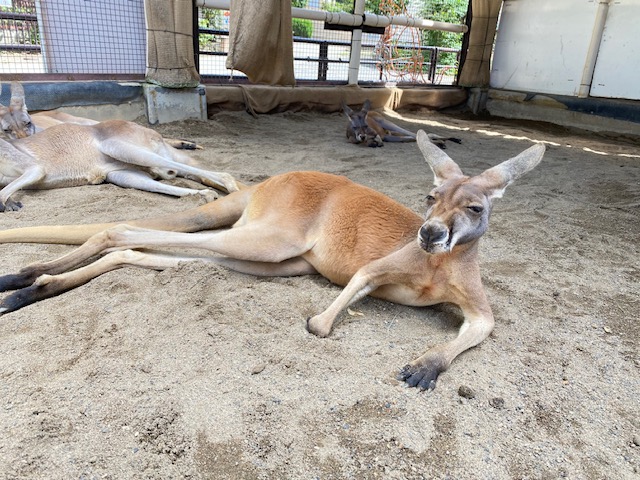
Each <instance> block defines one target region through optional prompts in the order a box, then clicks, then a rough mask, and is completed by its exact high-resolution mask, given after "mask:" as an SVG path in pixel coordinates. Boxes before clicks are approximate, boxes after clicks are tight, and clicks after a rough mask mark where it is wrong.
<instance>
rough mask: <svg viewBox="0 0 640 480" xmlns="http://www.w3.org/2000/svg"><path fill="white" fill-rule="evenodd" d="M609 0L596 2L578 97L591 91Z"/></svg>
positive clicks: (586, 95)
mask: <svg viewBox="0 0 640 480" xmlns="http://www.w3.org/2000/svg"><path fill="white" fill-rule="evenodd" d="M610 1H611V0H600V1H599V2H598V10H597V12H596V19H595V22H594V24H593V32H592V33H591V42H590V43H589V49H588V50H587V58H586V59H585V62H584V68H583V69H582V79H581V80H580V87H579V88H578V98H587V97H588V96H589V92H590V91H591V83H592V81H593V72H594V71H595V69H596V58H597V57H598V51H599V50H600V44H601V43H602V36H603V34H604V25H605V23H606V21H607V13H608V12H609V3H610Z"/></svg>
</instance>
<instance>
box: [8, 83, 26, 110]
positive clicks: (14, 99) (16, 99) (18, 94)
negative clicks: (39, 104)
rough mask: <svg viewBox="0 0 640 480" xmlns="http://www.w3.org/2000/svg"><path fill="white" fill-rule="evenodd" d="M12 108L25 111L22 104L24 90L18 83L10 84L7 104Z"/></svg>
mask: <svg viewBox="0 0 640 480" xmlns="http://www.w3.org/2000/svg"><path fill="white" fill-rule="evenodd" d="M9 105H10V106H11V107H13V108H19V109H21V110H24V111H25V113H26V111H27V106H26V104H25V103H24V88H22V85H21V84H20V83H18V82H11V103H10V104H9Z"/></svg>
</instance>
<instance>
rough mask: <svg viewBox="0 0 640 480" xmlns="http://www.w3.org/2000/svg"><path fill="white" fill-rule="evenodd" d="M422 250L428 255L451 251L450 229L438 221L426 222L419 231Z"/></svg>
mask: <svg viewBox="0 0 640 480" xmlns="http://www.w3.org/2000/svg"><path fill="white" fill-rule="evenodd" d="M418 243H419V244H420V248H422V249H423V250H424V251H426V252H428V253H441V252H448V251H449V229H448V228H447V226H446V225H445V224H443V223H441V222H438V221H429V222H426V223H424V224H423V225H422V227H420V230H419V231H418Z"/></svg>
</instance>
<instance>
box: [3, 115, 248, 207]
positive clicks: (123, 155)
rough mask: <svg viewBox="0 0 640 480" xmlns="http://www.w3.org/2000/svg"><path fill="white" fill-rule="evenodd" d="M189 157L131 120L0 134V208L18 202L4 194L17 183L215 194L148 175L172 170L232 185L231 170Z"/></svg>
mask: <svg viewBox="0 0 640 480" xmlns="http://www.w3.org/2000/svg"><path fill="white" fill-rule="evenodd" d="M190 162H191V158H190V157H188V156H187V155H186V154H184V153H182V152H180V151H179V150H176V149H175V148H172V147H170V146H169V145H167V144H166V143H165V142H164V140H163V139H162V137H161V136H160V134H158V133H157V132H155V131H153V130H151V129H148V128H145V127H142V126H140V125H138V124H135V123H132V122H126V121H124V120H109V121H106V122H100V123H98V124H96V125H75V124H64V125H57V126H54V127H50V128H47V129H46V130H44V131H42V132H40V133H37V134H35V135H32V136H30V137H26V138H21V139H18V140H14V141H12V142H11V143H10V142H7V141H5V140H0V187H4V188H2V189H1V190H0V212H4V211H7V210H9V211H11V210H18V209H19V208H21V207H22V204H21V203H19V202H15V201H13V200H12V199H11V198H10V197H11V195H13V194H14V193H15V192H17V191H18V190H21V189H23V188H32V189H33V188H36V189H41V188H45V189H46V188H59V187H70V186H78V185H96V184H99V183H103V182H108V183H113V184H114V185H118V186H120V187H125V188H137V189H138V190H145V191H148V192H156V193H164V194H167V195H174V196H177V197H181V196H185V195H202V196H204V197H205V198H206V199H207V200H213V199H214V198H216V197H217V194H216V193H215V192H214V191H213V190H210V189H202V190H196V189H193V188H183V187H177V186H173V185H167V184H164V183H161V182H159V181H157V180H155V179H154V178H157V177H161V178H164V179H169V178H175V177H176V176H178V177H184V178H190V179H192V180H196V181H198V182H200V183H201V184H203V185H206V186H209V187H214V188H217V189H219V190H222V191H225V192H232V191H235V190H237V189H238V184H237V183H236V181H235V180H234V179H233V177H232V176H231V175H229V174H227V173H218V172H211V171H208V170H203V169H200V168H197V167H194V166H191V165H188V163H190Z"/></svg>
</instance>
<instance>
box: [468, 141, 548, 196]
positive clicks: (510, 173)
mask: <svg viewBox="0 0 640 480" xmlns="http://www.w3.org/2000/svg"><path fill="white" fill-rule="evenodd" d="M544 151H545V146H544V144H542V143H536V144H535V145H533V146H532V147H529V148H527V149H526V150H525V151H524V152H522V153H521V154H519V155H516V156H515V157H513V158H510V159H509V160H507V161H505V162H502V163H501V164H499V165H496V166H495V167H492V168H490V169H489V170H485V171H484V172H483V173H481V174H480V175H478V177H477V178H479V179H480V180H481V181H482V183H483V186H484V188H485V189H487V190H488V191H489V197H490V198H500V197H502V194H503V193H504V190H505V188H507V187H508V186H509V185H510V184H511V183H512V182H513V181H515V180H516V179H518V178H520V177H521V176H522V175H524V174H525V173H527V172H528V171H530V170H533V168H534V167H535V166H536V165H538V164H539V163H540V160H542V156H543V155H544Z"/></svg>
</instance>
